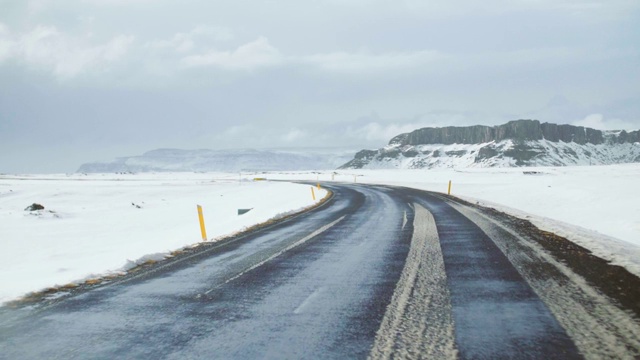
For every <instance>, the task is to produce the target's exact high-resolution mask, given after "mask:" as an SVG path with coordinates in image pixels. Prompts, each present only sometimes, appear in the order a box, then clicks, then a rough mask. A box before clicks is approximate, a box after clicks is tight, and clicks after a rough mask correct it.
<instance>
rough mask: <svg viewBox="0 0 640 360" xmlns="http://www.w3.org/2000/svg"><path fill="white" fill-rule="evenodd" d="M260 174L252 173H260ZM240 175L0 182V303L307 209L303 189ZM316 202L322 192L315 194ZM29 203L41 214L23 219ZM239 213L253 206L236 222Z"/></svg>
mask: <svg viewBox="0 0 640 360" xmlns="http://www.w3.org/2000/svg"><path fill="white" fill-rule="evenodd" d="M258 176H259V175H258ZM243 178H244V179H243V180H244V181H242V182H241V181H240V179H239V175H238V174H212V173H207V174H200V173H170V174H167V173H163V174H139V175H132V174H122V175H117V174H93V175H88V176H87V175H81V174H75V175H70V176H67V175H29V176H17V175H16V176H9V175H0V284H2V286H0V303H3V302H6V301H8V300H11V299H15V298H16V297H19V296H21V295H24V294H26V293H28V292H31V291H37V290H41V289H44V288H47V287H50V286H54V285H66V284H69V283H73V282H77V281H81V280H84V279H89V278H92V277H97V276H100V275H105V274H110V273H118V272H122V271H124V270H126V269H128V268H130V267H132V266H134V265H135V264H136V263H139V262H143V261H146V260H148V259H158V258H163V257H164V256H165V255H166V254H168V253H169V252H171V251H172V250H177V249H180V248H182V247H185V246H188V245H192V244H195V243H198V242H199V241H201V234H200V227H199V223H198V216H197V209H196V205H197V204H199V205H202V207H203V209H204V218H205V223H206V230H207V237H208V238H209V239H215V238H217V237H221V236H224V235H229V234H232V233H234V232H237V231H240V230H242V229H244V228H246V227H249V226H251V225H254V224H258V223H261V222H264V221H267V220H269V219H271V218H274V217H277V216H280V215H282V214H284V213H287V212H291V211H294V210H298V209H301V208H304V207H307V206H310V205H312V204H313V203H314V201H313V200H312V198H311V191H310V187H309V186H305V185H297V184H290V183H277V182H261V181H258V182H254V181H251V179H253V176H244V177H243ZM315 192H316V199H318V200H319V199H320V198H321V197H323V196H324V195H325V194H326V192H325V191H324V190H321V191H318V190H317V189H316V191H315ZM32 203H39V204H42V205H43V206H44V207H45V209H44V210H39V211H25V208H26V207H27V206H28V205H31V204H32ZM240 208H252V210H251V211H250V212H248V213H246V214H244V215H241V216H238V215H237V210H238V209H240Z"/></svg>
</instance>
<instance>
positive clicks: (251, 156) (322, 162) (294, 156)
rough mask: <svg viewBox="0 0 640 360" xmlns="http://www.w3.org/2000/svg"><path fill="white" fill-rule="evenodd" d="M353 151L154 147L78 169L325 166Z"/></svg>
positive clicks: (226, 169)
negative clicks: (133, 154) (142, 152)
mask: <svg viewBox="0 0 640 360" xmlns="http://www.w3.org/2000/svg"><path fill="white" fill-rule="evenodd" d="M354 153H355V151H353V150H350V149H284V150H282V149H269V150H254V149H238V150H207V149H199V150H182V149H157V150H152V151H148V152H146V153H144V154H142V155H139V156H127V157H120V158H117V159H115V160H113V161H107V162H93V163H87V164H83V165H81V166H80V168H79V169H78V172H81V173H114V172H134V173H138V172H167V171H173V172H181V171H188V172H191V171H200V172H206V171H222V172H239V171H268V170H289V171H294V170H312V169H315V170H324V169H335V168H336V167H338V166H340V165H342V164H344V163H345V162H347V161H349V159H351V158H352V157H353V154H354Z"/></svg>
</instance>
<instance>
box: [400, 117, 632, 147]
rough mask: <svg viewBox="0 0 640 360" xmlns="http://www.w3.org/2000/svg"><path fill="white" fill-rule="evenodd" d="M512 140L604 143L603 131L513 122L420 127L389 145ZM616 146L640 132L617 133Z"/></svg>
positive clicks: (529, 121) (534, 122)
mask: <svg viewBox="0 0 640 360" xmlns="http://www.w3.org/2000/svg"><path fill="white" fill-rule="evenodd" d="M507 139H510V140H514V141H516V142H522V141H529V140H542V139H546V140H549V141H553V142H559V141H562V142H575V143H577V144H580V145H584V144H587V143H588V144H596V145H597V144H602V143H604V142H605V141H606V139H605V135H604V133H603V132H602V131H600V130H596V129H591V128H585V127H582V126H574V125H557V124H550V123H542V124H541V123H540V121H538V120H515V121H510V122H508V123H506V124H503V125H498V126H483V125H475V126H465V127H458V126H448V127H443V128H423V129H418V130H415V131H412V132H410V133H406V134H400V135H398V136H396V137H394V138H393V139H391V141H389V145H394V144H398V145H403V146H404V145H427V144H443V145H451V144H481V143H487V142H491V141H495V142H499V141H502V140H507ZM616 141H617V142H618V143H634V142H639V141H640V131H632V132H629V133H627V132H626V131H622V132H620V134H619V135H618V136H617V137H616Z"/></svg>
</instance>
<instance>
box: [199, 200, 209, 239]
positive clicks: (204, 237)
mask: <svg viewBox="0 0 640 360" xmlns="http://www.w3.org/2000/svg"><path fill="white" fill-rule="evenodd" d="M198 220H200V233H201V234H202V241H207V231H206V230H205V228H204V215H202V206H200V205H198Z"/></svg>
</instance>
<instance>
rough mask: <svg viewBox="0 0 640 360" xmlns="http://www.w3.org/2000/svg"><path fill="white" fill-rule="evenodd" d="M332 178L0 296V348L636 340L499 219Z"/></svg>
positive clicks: (79, 350)
mask: <svg viewBox="0 0 640 360" xmlns="http://www.w3.org/2000/svg"><path fill="white" fill-rule="evenodd" d="M327 187H328V188H330V189H331V190H332V191H333V192H334V196H333V198H332V199H331V200H329V201H328V202H327V203H326V204H325V205H324V206H322V207H321V208H318V209H316V210H313V211H311V212H308V213H304V214H302V215H299V216H296V217H294V218H290V219H288V220H286V221H284V222H281V223H278V224H275V225H272V226H269V227H267V228H263V229H261V230H258V231H255V232H252V233H250V234H247V235H242V236H239V237H236V238H233V239H230V240H227V241H224V242H223V243H220V244H215V245H208V246H203V247H202V249H200V250H198V251H196V252H192V253H189V254H185V255H183V256H178V257H176V258H175V259H172V260H169V261H166V262H163V263H161V264H159V265H157V266H154V267H151V268H149V269H146V270H143V271H140V272H139V273H135V274H131V275H128V276H126V277H124V278H122V279H118V280H116V281H112V282H111V283H107V284H103V285H100V286H96V287H93V288H88V289H83V290H81V291H77V292H76V293H74V294H72V295H71V296H67V297H61V298H59V299H54V300H49V301H45V302H40V303H37V304H32V305H31V306H24V307H21V308H18V309H8V308H4V309H2V310H0V359H44V358H46V359H73V358H80V359H85V358H90V359H114V358H129V359H158V358H162V359H185V358H237V359H253V358H269V359H283V358H329V359H347V358H367V357H371V358H391V357H393V358H464V359H467V358H469V359H470V358H473V359H496V358H513V359H518V358H540V359H543V358H544V359H553V358H558V359H571V358H583V357H587V358H589V357H602V356H604V357H622V358H624V357H629V358H633V357H634V356H636V355H637V354H638V351H639V350H638V349H639V348H640V346H639V344H638V342H637V339H638V338H639V337H636V336H635V335H636V334H640V332H638V329H639V328H640V327H639V325H638V321H637V319H635V318H634V317H633V316H632V315H629V311H628V309H624V308H620V306H619V305H618V304H616V303H615V301H614V300H612V299H609V298H608V297H605V296H603V295H601V294H599V293H598V291H597V289H596V290H594V289H593V288H592V287H590V285H588V284H585V282H584V281H581V280H580V279H579V278H577V277H574V276H573V274H572V273H571V270H570V269H569V270H567V268H566V267H565V266H563V263H562V262H561V261H558V260H556V259H554V258H553V256H551V255H549V254H548V253H547V252H545V251H544V250H541V249H538V248H536V246H535V244H532V243H530V241H529V242H528V240H527V239H526V236H525V237H523V235H522V234H518V233H517V232H516V231H514V230H513V229H512V228H511V227H509V225H508V224H504V222H502V223H501V222H499V221H497V220H496V219H493V218H491V217H489V216H487V215H485V214H482V212H481V211H479V210H478V209H475V208H473V207H471V206H468V205H464V204H460V203H456V202H455V201H452V200H451V199H447V198H445V197H442V196H439V195H436V194H431V193H426V192H422V191H417V190H411V189H404V188H391V187H382V186H365V185H347V184H331V185H327ZM523 254H525V255H526V256H523ZM541 264H542V265H541ZM545 267H548V269H547V270H545ZM541 269H542V270H541ZM554 269H555V270H554ZM556 270H557V271H556ZM568 283H570V284H574V283H575V284H576V285H575V286H573V287H571V286H567V284H568ZM572 301H573V302H572ZM576 302H577V303H580V304H581V306H582V307H583V308H582V309H577V308H571V307H572V306H573V304H574V303H576ZM595 306H597V307H598V309H599V313H598V314H595V315H594V314H592V313H591V308H592V307H595ZM568 307H569V308H568ZM620 314H626V315H620ZM610 316H613V318H609V317H610ZM616 316H617V317H616ZM620 316H623V317H625V316H626V317H625V320H624V321H620V319H621V318H620ZM612 319H616V320H615V321H613V320H612ZM613 322H615V323H616V324H615V326H614V325H612V324H610V323H613ZM594 324H595V325H594ZM593 338H595V339H593Z"/></svg>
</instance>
